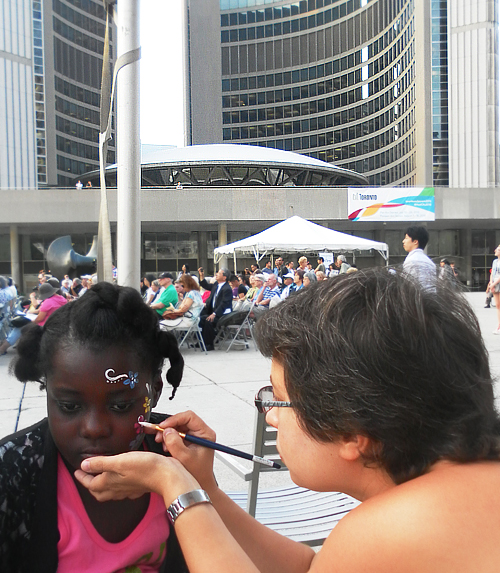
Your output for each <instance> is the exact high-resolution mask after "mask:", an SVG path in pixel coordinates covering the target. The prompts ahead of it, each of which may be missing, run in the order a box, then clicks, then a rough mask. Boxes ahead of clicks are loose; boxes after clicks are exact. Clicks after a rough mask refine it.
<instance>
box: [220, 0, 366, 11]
mask: <svg viewBox="0 0 500 573" xmlns="http://www.w3.org/2000/svg"><path fill="white" fill-rule="evenodd" d="M368 1H369V0H365V3H366V2H368ZM275 2H281V0H220V2H219V5H220V9H221V10H236V9H237V8H248V7H251V6H258V5H261V4H274V3H275ZM334 2H338V0H301V1H300V2H295V3H294V4H293V9H294V10H299V11H302V10H303V11H304V12H307V11H308V10H315V9H316V8H323V6H329V5H330V4H333V3H334ZM285 8H291V5H288V6H285Z"/></svg>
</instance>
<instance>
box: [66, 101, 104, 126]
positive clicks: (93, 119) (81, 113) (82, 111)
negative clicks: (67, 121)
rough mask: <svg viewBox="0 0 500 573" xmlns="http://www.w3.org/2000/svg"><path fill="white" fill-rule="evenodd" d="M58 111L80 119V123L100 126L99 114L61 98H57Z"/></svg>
mask: <svg viewBox="0 0 500 573" xmlns="http://www.w3.org/2000/svg"><path fill="white" fill-rule="evenodd" d="M56 111H58V112H59V113H62V114H64V115H69V116H70V117H74V118H76V119H79V120H80V121H86V122H87V123H93V124H94V125H100V119H99V112H98V111H95V110H93V109H89V108H87V107H83V106H81V105H77V104H76V103H73V102H69V101H67V100H65V99H63V98H61V97H59V96H56Z"/></svg>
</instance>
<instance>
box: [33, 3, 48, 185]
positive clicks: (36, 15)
mask: <svg viewBox="0 0 500 573" xmlns="http://www.w3.org/2000/svg"><path fill="white" fill-rule="evenodd" d="M42 9H43V4H42V0H33V21H32V23H33V81H34V87H35V125H36V177H37V183H38V185H42V186H43V185H45V184H46V183H47V146H46V143H47V142H46V130H45V89H44V82H45V66H44V50H43V19H42Z"/></svg>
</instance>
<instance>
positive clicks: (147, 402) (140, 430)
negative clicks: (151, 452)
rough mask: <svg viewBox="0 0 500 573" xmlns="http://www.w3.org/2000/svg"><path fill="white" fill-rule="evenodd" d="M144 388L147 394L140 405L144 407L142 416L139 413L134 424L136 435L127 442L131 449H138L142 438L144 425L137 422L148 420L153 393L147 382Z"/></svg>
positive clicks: (150, 385)
mask: <svg viewBox="0 0 500 573" xmlns="http://www.w3.org/2000/svg"><path fill="white" fill-rule="evenodd" d="M146 390H147V392H148V395H147V396H145V397H144V403H143V405H142V407H143V408H144V416H143V415H142V414H141V415H140V416H139V417H138V418H137V422H136V423H135V424H134V428H135V433H136V437H135V439H134V440H132V441H131V442H130V444H129V448H130V449H131V450H137V449H139V447H140V445H141V444H142V442H143V440H144V436H145V434H144V426H141V424H140V423H139V422H149V418H150V416H151V400H152V395H153V386H152V384H150V383H149V382H148V383H147V384H146Z"/></svg>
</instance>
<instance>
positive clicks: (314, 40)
mask: <svg viewBox="0 0 500 573" xmlns="http://www.w3.org/2000/svg"><path fill="white" fill-rule="evenodd" d="M405 14H406V15H407V17H408V18H409V19H408V22H407V23H406V24H405V27H404V29H403V31H402V32H401V33H400V34H398V33H396V31H395V30H394V28H393V27H391V28H389V29H388V30H386V31H385V33H383V34H382V35H381V37H380V38H379V39H377V40H375V41H374V42H372V43H371V44H369V45H368V46H365V47H364V48H362V49H359V48H358V49H359V51H358V52H357V55H356V53H353V54H350V56H352V57H353V58H354V60H352V57H351V61H350V62H348V61H347V59H348V58H349V57H350V56H343V54H346V53H347V52H349V51H351V50H355V49H356V47H358V46H360V45H362V44H364V43H366V42H368V41H369V39H370V37H372V34H370V37H368V33H367V29H366V27H363V28H362V30H363V32H361V31H360V30H359V29H358V27H359V26H360V22H359V21H358V19H359V17H358V16H357V17H356V18H354V21H352V20H350V21H349V23H350V24H351V26H346V23H345V22H344V23H343V24H339V25H337V26H332V27H331V28H325V29H324V30H320V31H318V32H312V33H309V34H303V35H301V36H292V37H284V38H281V39H279V40H271V41H267V42H258V43H250V44H241V45H235V46H231V47H225V46H223V47H222V50H221V64H222V75H223V76H229V75H232V76H234V75H237V74H245V75H247V74H249V73H252V72H265V71H267V70H273V69H278V70H279V69H281V68H295V69H300V68H301V67H302V66H307V69H309V70H310V71H309V73H308V75H309V76H312V77H314V76H315V75H316V76H317V72H320V73H321V71H322V70H321V69H319V70H318V66H317V62H318V61H322V60H332V59H333V58H335V55H337V54H338V55H341V56H343V57H340V58H338V59H336V60H334V61H338V62H339V63H338V64H335V66H336V68H338V71H341V69H347V68H346V67H345V66H348V67H352V65H359V64H360V63H362V62H365V61H367V60H370V59H372V58H373V57H375V56H376V55H377V54H379V53H381V52H382V51H383V50H385V49H387V48H388V47H390V46H394V48H395V53H396V54H398V53H401V52H403V51H404V49H405V48H406V47H407V45H408V43H409V42H410V41H411V38H412V37H413V33H414V27H413V19H412V18H410V15H409V12H408V10H405ZM405 20H406V17H405ZM354 30H356V31H358V32H359V34H357V35H358V36H359V38H357V39H358V40H359V41H355V39H356V34H355V33H354ZM367 48H368V49H367ZM366 52H367V53H366ZM389 56H390V54H389ZM393 56H394V54H393ZM311 62H314V64H315V65H313V66H310V63H311ZM325 65H326V64H325ZM332 65H333V64H332ZM301 73H302V72H301ZM304 73H305V72H304ZM334 73H335V72H334ZM326 75H328V74H326ZM224 79H226V78H224ZM292 81H293V80H292Z"/></svg>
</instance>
